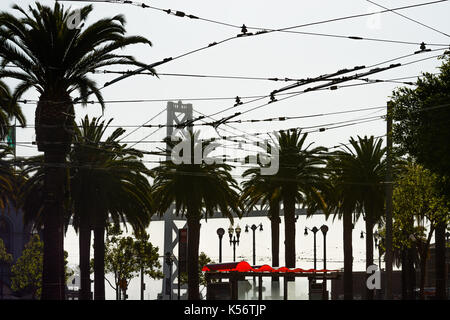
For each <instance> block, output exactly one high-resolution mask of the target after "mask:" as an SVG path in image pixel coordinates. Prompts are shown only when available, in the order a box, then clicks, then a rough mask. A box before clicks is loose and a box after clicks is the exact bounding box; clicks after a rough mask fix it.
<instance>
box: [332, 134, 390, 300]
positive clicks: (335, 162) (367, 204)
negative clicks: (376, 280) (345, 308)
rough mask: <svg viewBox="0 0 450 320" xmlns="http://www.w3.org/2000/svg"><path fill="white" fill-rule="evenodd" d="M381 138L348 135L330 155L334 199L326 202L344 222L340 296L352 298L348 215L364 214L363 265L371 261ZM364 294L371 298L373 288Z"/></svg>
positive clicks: (380, 193) (380, 200) (379, 205)
mask: <svg viewBox="0 0 450 320" xmlns="http://www.w3.org/2000/svg"><path fill="white" fill-rule="evenodd" d="M381 144H382V140H381V139H379V140H378V141H376V140H375V138H374V137H373V136H371V137H370V138H367V137H364V138H361V137H358V140H355V139H353V138H350V141H349V145H350V146H351V147H353V148H351V147H350V146H347V145H343V149H344V150H343V151H338V152H336V153H334V154H332V155H331V156H330V159H329V170H330V172H331V176H330V181H331V184H332V185H333V187H334V190H335V191H334V196H333V197H334V200H330V205H332V206H333V208H334V209H335V210H334V212H335V214H337V216H338V217H339V218H343V224H344V298H345V299H352V294H351V290H352V289H351V287H350V286H351V280H349V279H351V274H350V270H351V269H352V260H353V258H351V259H350V257H351V256H352V247H351V241H352V237H351V230H352V229H353V223H352V216H353V213H355V214H356V216H355V219H357V218H358V216H359V215H360V214H363V215H364V220H365V224H366V267H368V266H370V265H372V264H373V227H374V225H375V223H376V222H378V220H379V219H380V217H381V215H382V213H383V208H384V187H383V182H384V180H385V162H384V159H383V155H384V152H385V149H384V148H382V147H381ZM366 298H367V299H373V290H369V289H367V291H366Z"/></svg>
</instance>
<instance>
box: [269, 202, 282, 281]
mask: <svg viewBox="0 0 450 320" xmlns="http://www.w3.org/2000/svg"><path fill="white" fill-rule="evenodd" d="M269 210H270V213H269V217H270V223H271V231H272V266H273V267H279V266H280V222H281V220H280V205H279V203H278V202H276V203H271V204H270V207H269ZM279 280H280V278H279V277H272V282H274V281H279Z"/></svg>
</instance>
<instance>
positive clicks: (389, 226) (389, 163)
mask: <svg viewBox="0 0 450 320" xmlns="http://www.w3.org/2000/svg"><path fill="white" fill-rule="evenodd" d="M386 131H387V132H386V134H387V137H386V150H387V151H386V254H385V264H386V296H385V298H386V299H387V300H392V298H393V296H392V102H390V101H389V102H388V103H387V126H386Z"/></svg>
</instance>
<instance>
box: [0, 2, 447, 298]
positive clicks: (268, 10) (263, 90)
mask: <svg viewBox="0 0 450 320" xmlns="http://www.w3.org/2000/svg"><path fill="white" fill-rule="evenodd" d="M137 2H144V3H146V4H148V5H152V6H155V7H160V8H164V9H169V8H170V9H172V10H181V11H184V12H185V13H187V14H193V15H196V16H199V17H202V18H207V19H212V20H218V21H222V22H226V23H230V24H235V25H242V24H245V25H246V26H247V27H251V26H255V27H263V28H269V29H270V28H274V29H277V28H282V27H289V26H294V25H300V24H305V23H310V22H316V21H321V20H327V19H332V18H338V17H343V16H349V15H353V14H363V13H367V12H373V11H379V10H381V9H380V8H378V7H376V6H374V5H372V4H370V3H369V2H368V1H365V0H346V1H333V0H318V1H294V0H282V1H268V0H248V1H236V0H229V1H210V0H209V1H208V0H192V1H188V2H187V1H181V0H178V1H177V0H164V1H162V0H155V1H151V2H150V1H148V0H139V1H137ZM422 2H427V1H425V0H423V1H419V0H417V1H414V2H411V1H382V0H378V3H379V4H381V5H383V6H386V7H389V8H394V7H400V6H405V5H411V4H415V3H422ZM13 3H16V4H19V5H21V6H23V7H25V6H27V5H29V4H32V3H34V1H28V0H23V1H22V0H21V1H10V0H6V1H5V0H3V1H1V2H0V10H2V11H3V10H8V11H11V9H10V7H11V5H12V4H13ZM41 3H44V4H47V5H53V3H54V1H53V0H42V1H41ZM63 3H64V4H65V5H66V6H69V5H71V6H72V7H73V8H78V7H80V6H81V5H84V4H87V2H82V3H80V4H79V3H75V2H70V3H69V2H63ZM399 12H400V13H402V14H404V15H406V16H408V17H410V18H413V19H416V20H418V21H420V22H422V23H424V24H427V25H430V26H432V27H433V28H436V29H438V30H440V31H442V32H445V33H449V32H450V19H448V13H449V12H450V3H449V2H443V3H438V4H433V5H429V6H423V7H419V8H412V9H407V10H402V11H399ZM116 14H123V15H124V16H125V18H126V20H127V26H126V27H127V30H128V34H129V35H141V36H145V37H147V38H148V39H150V40H151V41H152V42H153V47H148V46H144V45H137V46H133V47H130V48H129V49H128V50H126V53H127V54H132V55H134V56H135V57H136V58H137V59H138V60H140V61H142V62H145V63H149V64H150V63H152V62H155V61H159V60H161V59H163V58H167V57H174V56H177V55H180V54H182V53H185V52H188V51H191V50H193V49H197V48H200V47H203V46H205V45H208V44H209V43H212V42H218V41H220V40H223V39H225V38H228V37H231V36H234V35H236V34H237V33H239V30H238V29H234V28H230V27H226V26H222V25H218V24H211V23H207V22H204V21H200V20H191V19H188V18H179V17H175V16H173V15H168V14H166V13H164V12H160V11H156V10H151V9H143V8H139V7H136V6H132V5H127V4H112V3H95V4H94V11H93V12H92V14H91V16H90V20H89V21H88V23H89V22H92V21H95V20H96V19H99V18H102V17H110V16H113V15H116ZM295 30H297V31H305V32H317V33H327V34H336V35H343V36H361V37H366V38H380V39H391V40H402V41H411V42H419V43H420V42H422V41H424V42H425V43H438V44H450V39H449V37H447V36H445V35H443V34H440V33H438V32H435V31H433V30H430V29H427V28H425V27H423V26H421V25H418V24H416V23H414V22H412V21H409V20H406V19H405V18H402V17H400V16H398V15H396V14H393V13H390V12H388V13H384V14H381V15H377V16H370V17H361V18H355V19H349V20H344V21H338V22H331V23H326V24H321V25H316V26H310V27H304V28H299V29H295ZM249 31H251V30H249ZM428 48H431V49H436V48H442V47H436V46H434V47H432V46H429V47H428ZM417 50H419V46H416V45H406V44H395V43H384V42H375V41H355V40H350V39H340V38H331V37H320V36H311V35H300V34H291V33H279V32H276V33H270V34H264V35H259V36H255V37H247V38H239V39H235V40H232V41H229V42H227V43H225V44H221V45H217V46H215V47H212V48H209V49H207V50H204V51H201V52H199V53H196V54H192V55H189V56H186V57H184V58H181V59H178V60H176V61H173V62H169V63H167V64H164V65H162V66H161V67H157V68H156V71H157V72H160V73H195V74H209V75H229V76H246V77H267V78H269V77H278V78H285V77H288V78H307V77H315V76H319V75H322V74H326V73H333V72H336V71H338V70H340V69H343V68H353V67H354V66H359V65H366V66H369V65H373V64H376V63H379V62H382V61H385V60H389V59H392V58H397V57H400V56H403V55H407V54H412V53H414V52H415V51H417ZM442 52H443V51H438V52H430V53H423V54H420V55H416V56H413V57H409V58H405V59H401V60H398V61H394V62H393V63H398V62H400V63H406V62H410V61H413V60H417V59H420V58H425V57H428V56H433V55H436V54H439V53H442ZM387 65H388V64H384V65H382V66H387ZM439 65H440V62H439V60H437V59H431V60H426V61H422V62H420V63H416V64H411V65H408V66H405V67H399V68H396V69H393V70H390V71H386V72H383V73H379V74H376V75H373V76H370V77H371V78H374V79H392V78H400V77H409V76H417V75H419V74H420V73H421V72H432V73H434V72H438V70H437V69H436V68H437V66H439ZM382 66H381V67H382ZM109 70H111V69H109ZM115 70H125V68H121V67H117V68H115ZM116 76H118V75H112V74H107V75H103V74H102V75H98V74H96V75H92V78H93V79H95V80H96V81H97V82H98V84H99V85H100V86H102V85H103V84H104V83H105V82H107V81H110V80H112V79H113V78H115V77H116ZM414 80H415V79H407V80H405V81H414ZM351 83H358V82H351ZM346 84H349V83H346ZM11 85H12V86H13V85H14V83H13V82H11ZM284 85H286V83H284V82H271V81H258V80H229V79H202V78H189V77H169V76H160V78H159V79H158V78H155V77H151V76H146V75H141V76H134V77H130V78H128V79H126V80H124V81H121V82H118V83H116V84H114V85H112V86H110V87H107V88H105V89H104V90H102V92H103V96H104V99H105V100H126V99H174V100H173V101H177V100H178V99H179V98H181V99H183V102H184V103H193V105H194V110H198V111H200V112H202V113H204V114H213V113H215V112H217V111H219V110H221V109H225V108H227V107H230V106H232V105H233V104H234V101H233V100H223V101H189V100H188V99H187V98H209V97H235V96H240V97H243V96H251V95H266V94H269V93H270V92H271V91H272V90H275V89H278V88H281V87H283V86H284ZM397 86H400V85H399V84H393V83H377V84H371V85H365V86H357V87H351V88H342V89H339V90H336V91H329V90H325V91H317V92H310V93H306V94H303V95H300V96H298V97H294V98H292V99H287V100H286V101H280V102H277V103H274V104H270V105H268V106H265V107H263V108H260V109H258V110H255V111H254V112H250V113H247V114H245V115H243V116H242V117H239V118H236V119H242V120H244V119H264V118H269V117H280V116H301V115H308V114H317V113H329V112H335V111H344V110H352V109H359V108H368V107H377V106H383V105H385V104H386V101H387V100H388V99H389V97H390V95H391V94H392V90H393V89H394V88H396V87H397ZM307 87H308V86H305V87H301V89H305V88H307ZM76 96H77V95H75V96H74V97H76ZM24 98H27V99H37V98H38V96H37V93H36V92H33V91H29V92H28V93H27V94H26V95H25V97H24ZM92 99H93V97H92ZM243 101H244V102H245V101H246V100H245V99H243ZM263 102H268V99H266V100H263ZM260 103H261V102H258V103H256V104H248V105H243V106H241V107H238V108H235V109H233V110H230V111H228V112H225V113H222V114H220V115H218V116H217V117H216V118H221V117H223V116H229V115H232V114H234V113H235V112H237V111H241V112H242V111H245V110H248V109H250V108H252V107H254V106H257V105H259V104H260ZM165 107H166V102H155V103H150V102H146V103H128V104H127V103H114V104H108V105H107V106H106V110H105V114H104V116H105V118H106V119H109V118H114V121H113V122H112V125H136V126H139V125H141V124H143V123H144V122H146V121H147V120H149V119H150V118H151V117H153V116H154V115H156V114H157V113H159V112H160V111H161V110H162V109H163V108H165ZM23 110H24V113H25V116H26V117H27V121H28V124H29V125H33V123H34V110H35V105H32V104H27V105H25V106H24V107H23ZM76 113H77V118H78V119H80V118H81V117H84V115H85V114H86V113H89V115H90V116H91V117H93V116H100V115H101V110H100V107H99V105H89V106H88V107H87V108H84V109H83V108H81V107H77V108H76ZM382 114H384V111H378V112H374V111H365V112H360V113H352V114H341V115H335V116H326V117H318V118H306V119H302V120H290V121H284V122H262V123H252V124H249V123H245V124H233V126H234V127H236V128H238V129H239V130H241V131H235V130H232V129H230V128H227V127H223V128H226V129H227V130H230V131H234V132H235V134H242V131H245V132H249V133H251V132H269V131H272V130H279V129H283V128H291V127H302V126H312V125H318V124H327V123H333V122H337V121H344V120H350V119H357V118H365V117H368V116H374V115H382ZM198 115H199V114H196V113H194V117H195V116H198ZM165 121H166V114H165V113H162V114H161V115H160V116H159V117H157V118H156V119H155V120H154V121H152V122H151V123H150V124H164V123H165ZM199 128H200V129H201V130H202V132H203V134H202V135H203V136H205V137H206V136H215V137H217V135H216V134H215V133H214V131H213V130H212V129H211V128H207V129H206V128H205V127H204V126H202V127H199ZM131 129H132V128H130V129H129V130H128V131H130V130H131ZM154 130H155V129H154V128H140V129H139V130H137V131H136V132H135V133H134V134H132V135H130V136H129V137H127V138H126V139H125V141H136V140H140V139H142V138H144V137H145V136H146V135H148V134H149V133H150V132H152V131H154ZM165 130H166V129H165V128H163V129H161V130H159V131H158V132H157V133H155V134H154V135H152V136H150V137H148V138H146V139H145V140H161V139H162V138H164V136H165ZM203 130H205V131H203ZM384 133H385V122H384V121H383V120H379V121H375V122H369V123H364V124H360V125H355V126H349V127H344V128H339V129H334V130H330V131H325V132H321V133H311V134H310V136H309V137H308V141H309V142H314V143H315V145H317V146H318V145H323V146H326V147H332V146H335V145H337V144H339V143H346V142H348V139H349V138H350V137H351V136H356V135H362V136H363V135H375V136H380V135H383V134H384ZM222 134H223V135H229V133H222ZM32 139H34V128H27V129H18V131H17V141H28V142H29V141H31V140H32ZM139 148H141V149H143V150H147V151H151V150H154V148H155V144H140V145H139ZM35 154H37V149H36V148H35V147H34V146H33V147H30V145H28V147H24V146H18V148H17V155H18V156H29V155H35ZM146 159H147V160H157V158H156V157H148V158H146ZM238 173H239V171H236V175H237V174H238ZM314 219H319V220H320V219H321V218H314ZM266 220H267V219H264V221H266ZM308 223H309V222H308ZM308 223H307V224H306V225H308ZM317 223H318V224H319V223H321V222H317ZM329 223H330V224H331V222H329ZM245 224H246V222H245V221H244V222H242V223H241V225H245ZM156 225H158V223H155V227H156ZM161 226H162V225H161ZM227 226H228V223H226V222H225V225H224V226H223V227H227ZM304 226H305V223H304V222H303V223H300V222H299V223H298V229H297V230H298V231H297V238H298V239H300V237H301V240H302V241H303V228H304ZM312 226H313V224H312V225H311V226H310V227H312ZM317 226H318V227H319V226H320V225H317ZM265 227H266V230H269V223H268V220H267V222H266V225H265ZM336 228H337V229H336V231H337V230H339V228H340V223H339V226H336ZM361 228H362V225H361ZM202 230H203V231H205V230H206V228H202ZM215 230H216V226H214V228H212V229H211V228H210V229H209V234H212V233H213V234H214V239H215V238H216V237H217V236H216V235H215ZM281 230H283V229H281ZM361 230H362V229H361ZM159 232H161V233H162V228H161V227H160V228H157V229H156V228H155V229H154V231H153V235H152V236H154V237H156V238H159V237H161V236H162V235H161V234H160V233H159ZM359 232H360V230H359V229H358V230H356V231H355V233H354V238H355V240H354V242H355V243H356V242H359V241H358V240H359ZM332 234H335V235H334V236H333V235H332ZM268 235H269V234H268V233H267V236H268ZM205 237H207V235H206V234H203V233H202V239H205ZM329 237H330V239H332V240H330V241H333V243H335V244H336V245H335V246H334V247H336V248H330V254H332V255H333V254H334V255H335V256H336V259H337V260H342V246H341V245H342V243H341V242H342V241H341V238H342V234H341V232H335V233H334V232H331V231H330V235H329ZM307 238H310V240H311V244H309V243H308V244H306V243H305V248H303V249H300V250H307V248H312V236H311V237H307ZM267 239H269V238H267ZM155 241H156V242H158V241H159V240H155ZM299 241H300V240H299ZM76 242H77V241H76V238H73V239H72V240H70V242H69V243H68V244H69V246H70V243H72V245H73V247H76V245H75V244H76ZM361 242H362V243H361V249H363V248H364V241H361ZM280 243H281V244H282V242H280ZM204 245H205V250H206V251H208V250H210V254H211V255H214V252H215V251H214V250H216V247H215V244H214V245H211V244H208V245H210V247H208V245H206V244H204ZM267 247H269V244H267ZM160 248H161V250H162V243H161V244H160ZM208 248H209V249H208ZM224 248H225V247H224ZM249 248H251V244H249ZM333 249H334V253H332V252H333ZM74 250H75V249H74ZM201 250H202V248H201ZM248 250H250V249H248ZM308 250H309V249H308ZM308 252H309V256H312V250H309V251H308ZM76 254H77V252H74V255H76ZM248 254H249V256H248V259H251V255H250V254H251V252H250V251H249V252H248ZM269 254H270V251H267V255H269ZM361 254H363V253H362V252H361ZM319 256H320V255H319ZM361 256H362V255H361ZM281 257H282V255H281ZM375 257H377V254H375ZM73 259H74V263H76V260H77V259H78V258H77V257H74V258H73ZM355 259H357V253H356V254H355ZM302 266H303V264H302ZM135 281H136V283H137V282H138V281H137V280H135ZM158 289H159V287H158ZM137 295H138V293H136V296H135V297H136V298H137V297H138V296H137ZM152 298H154V297H152Z"/></svg>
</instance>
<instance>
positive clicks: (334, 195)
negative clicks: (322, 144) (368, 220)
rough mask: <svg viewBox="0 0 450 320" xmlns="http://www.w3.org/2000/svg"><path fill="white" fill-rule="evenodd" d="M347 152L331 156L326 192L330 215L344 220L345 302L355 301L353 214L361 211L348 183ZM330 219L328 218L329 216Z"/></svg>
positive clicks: (348, 156) (328, 165) (328, 164)
mask: <svg viewBox="0 0 450 320" xmlns="http://www.w3.org/2000/svg"><path fill="white" fill-rule="evenodd" d="M350 157H351V156H350V155H349V154H347V153H345V152H335V153H333V154H330V157H329V159H328V163H327V169H328V171H329V188H330V189H329V190H330V191H329V192H326V199H327V204H328V206H329V215H331V214H333V219H335V218H338V219H342V224H343V244H344V246H343V247H344V279H343V281H344V300H353V246H352V241H353V240H352V231H353V227H354V225H353V214H354V212H355V211H361V210H362V209H361V207H360V205H359V203H358V200H357V198H356V197H355V193H354V192H353V190H352V186H353V185H352V184H349V183H347V175H348V171H349V165H348V163H349V160H350V159H349V158H350ZM327 218H328V216H327Z"/></svg>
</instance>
